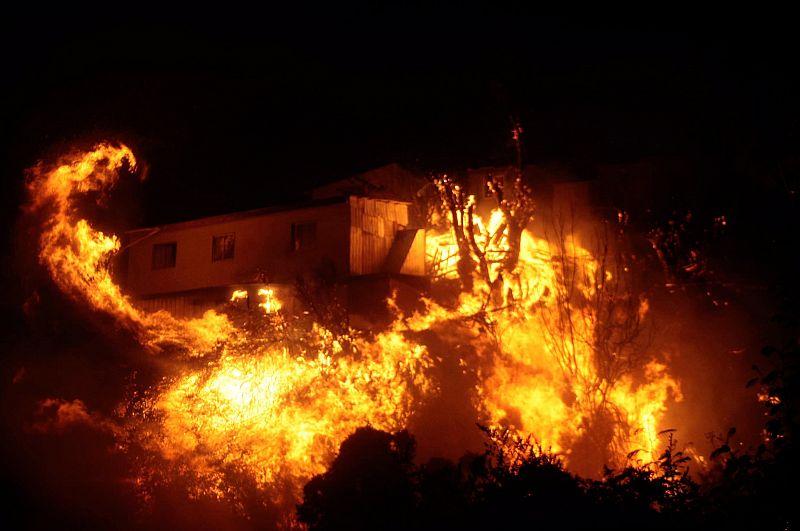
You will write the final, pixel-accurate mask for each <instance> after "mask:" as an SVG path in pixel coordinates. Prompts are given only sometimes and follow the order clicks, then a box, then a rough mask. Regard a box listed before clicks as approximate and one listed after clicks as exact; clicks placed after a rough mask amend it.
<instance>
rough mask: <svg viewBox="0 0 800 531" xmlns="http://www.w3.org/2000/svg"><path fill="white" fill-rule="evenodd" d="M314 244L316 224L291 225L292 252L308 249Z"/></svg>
mask: <svg viewBox="0 0 800 531" xmlns="http://www.w3.org/2000/svg"><path fill="white" fill-rule="evenodd" d="M316 243H317V224H316V223H292V250H294V251H300V250H303V249H310V248H311V247H313V246H314V245H315V244H316Z"/></svg>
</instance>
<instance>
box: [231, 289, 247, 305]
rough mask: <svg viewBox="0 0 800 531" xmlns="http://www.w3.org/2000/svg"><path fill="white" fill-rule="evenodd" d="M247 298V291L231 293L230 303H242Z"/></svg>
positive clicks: (240, 290) (239, 290)
mask: <svg viewBox="0 0 800 531" xmlns="http://www.w3.org/2000/svg"><path fill="white" fill-rule="evenodd" d="M246 298H247V290H246V289H237V290H234V292H233V293H231V298H230V301H229V302H236V301H241V300H244V299H246Z"/></svg>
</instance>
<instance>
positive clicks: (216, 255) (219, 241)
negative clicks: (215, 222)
mask: <svg viewBox="0 0 800 531" xmlns="http://www.w3.org/2000/svg"><path fill="white" fill-rule="evenodd" d="M234 243H235V236H234V235H233V234H221V235H219V236H214V237H212V238H211V261H212V262H218V261H220V260H233V249H234Z"/></svg>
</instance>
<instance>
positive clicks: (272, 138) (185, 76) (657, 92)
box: [0, 7, 798, 224]
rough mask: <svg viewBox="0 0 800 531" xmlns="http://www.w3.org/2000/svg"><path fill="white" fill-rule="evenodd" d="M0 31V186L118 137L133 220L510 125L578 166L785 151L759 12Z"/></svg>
mask: <svg viewBox="0 0 800 531" xmlns="http://www.w3.org/2000/svg"><path fill="white" fill-rule="evenodd" d="M0 24H2V26H3V27H2V34H3V35H2V37H0V38H2V50H3V51H2V53H3V57H4V58H3V63H4V67H3V70H4V75H3V78H4V82H3V88H2V111H0V112H2V116H1V117H0V120H1V121H2V123H3V128H2V131H3V139H2V159H3V166H2V171H3V176H4V180H3V195H4V197H17V198H18V197H19V196H18V194H19V188H20V182H21V180H20V174H21V172H22V170H23V169H24V168H25V167H27V166H30V165H31V164H32V163H33V162H35V161H36V160H37V159H39V158H42V157H46V156H47V155H48V153H50V152H58V150H60V149H63V148H64V147H66V146H69V145H72V144H74V143H76V142H77V143H81V142H83V143H90V142H92V141H95V140H98V139H102V138H107V139H121V140H123V141H125V142H127V143H129V144H130V145H131V146H132V147H133V148H134V150H135V151H136V153H137V155H138V156H139V157H140V159H142V160H143V161H145V162H146V163H147V164H148V166H149V170H150V171H149V177H148V181H147V183H146V184H145V185H144V187H143V189H142V190H141V194H142V201H141V204H142V205H143V211H142V212H141V214H140V215H141V217H140V218H139V219H136V220H134V221H136V222H140V223H145V224H148V223H158V222H164V221H175V220H179V219H186V218H190V217H193V216H197V215H204V214H212V213H219V212H224V211H230V210H238V209H242V208H251V207H258V206H263V205H265V204H270V203H276V202H281V201H285V200H287V199H291V198H293V197H297V196H298V195H299V194H300V192H301V191H302V190H303V189H306V188H308V187H309V186H313V185H314V184H317V183H321V182H324V181H326V180H330V179H333V178H336V177H341V176H346V175H349V174H352V173H354V172H358V171H363V170H366V169H369V168H372V167H376V166H380V165H383V164H385V163H389V162H395V161H396V162H400V163H403V164H406V165H408V166H412V167H417V168H421V169H423V170H438V169H452V168H463V167H466V166H479V165H485V164H491V163H500V164H504V163H508V162H510V161H512V160H513V155H512V151H511V146H510V142H509V129H510V124H511V120H512V119H513V118H516V119H519V120H520V122H521V123H522V125H523V127H524V128H525V138H524V140H525V158H526V160H527V161H530V162H557V163H559V164H565V165H570V166H573V167H576V168H578V169H579V170H580V171H581V172H583V173H585V174H587V175H589V176H590V175H591V171H592V168H593V167H594V166H595V165H596V164H597V163H598V162H605V161H633V160H638V159H641V158H644V157H665V156H667V157H669V156H681V157H690V158H692V159H694V160H704V161H707V160H709V159H711V160H712V164H714V165H715V167H717V168H719V172H718V173H726V172H730V171H731V170H732V169H733V167H732V165H735V164H747V163H749V161H750V159H758V161H760V160H761V159H763V158H771V160H777V159H778V158H781V157H784V156H785V155H786V154H787V153H789V152H792V153H796V147H795V146H796V144H797V127H798V123H797V117H798V104H797V102H796V96H795V95H796V93H797V90H796V89H797V88H798V83H797V81H798V74H797V69H796V68H795V67H794V62H795V61H794V57H795V51H796V50H795V49H794V46H793V38H792V33H793V32H792V31H791V28H790V27H789V26H788V23H785V22H782V21H780V20H768V19H759V18H758V17H751V16H748V17H740V18H734V19H725V18H718V19H717V18H715V19H702V20H690V19H687V18H686V17H681V18H678V17H669V16H667V17H663V16H659V17H658V18H657V20H656V19H650V20H648V19H642V20H635V19H619V20H617V19H612V20H605V21H599V22H598V21H597V20H596V19H594V18H589V17H587V18H584V19H561V18H531V17H529V16H527V15H525V14H524V13H520V12H514V11H508V12H502V13H501V12H497V11H487V10H483V9H476V8H472V9H468V10H463V11H456V10H454V11H452V12H450V11H445V10H444V9H440V10H438V11H431V10H429V9H422V8H420V9H407V8H394V9H389V8H378V7H373V8H371V9H366V10H361V11H355V10H353V11H348V12H336V13H333V12H319V11H316V12H314V11H312V12H303V13H300V12H295V13H288V12H285V11H282V12H279V11H275V12H271V13H270V12H264V13H256V12H252V13H249V12H246V11H241V12H232V10H231V11H229V12H227V13H214V12H194V13H191V14H187V13H181V14H168V13H158V14H154V13H141V12H135V11H132V12H130V13H125V12H122V11H119V10H117V11H115V12H113V13H110V12H107V11H102V12H101V11H98V12H96V13H94V14H81V13H75V12H73V11H64V12H61V13H59V12H46V11H42V12H36V13H31V14H29V15H28V16H22V17H9V18H5V19H4V21H3V22H2V23H0ZM736 157H738V159H741V158H742V157H744V158H747V159H748V161H746V162H742V161H740V160H738V159H737V160H736V161H734V158H736ZM722 161H725V162H724V163H723V162H722ZM728 177H729V176H728ZM719 178H722V177H719ZM5 215H6V216H7V217H6V219H7V220H8V219H9V217H11V216H12V213H11V212H9V211H7V212H6V214H5Z"/></svg>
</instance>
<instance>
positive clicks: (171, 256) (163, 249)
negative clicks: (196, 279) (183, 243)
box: [153, 242, 178, 269]
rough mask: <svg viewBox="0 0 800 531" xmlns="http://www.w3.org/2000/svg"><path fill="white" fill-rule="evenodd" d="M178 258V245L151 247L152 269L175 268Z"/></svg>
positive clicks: (165, 244)
mask: <svg viewBox="0 0 800 531" xmlns="http://www.w3.org/2000/svg"><path fill="white" fill-rule="evenodd" d="M177 256H178V243H177V242H170V243H157V244H155V245H153V269H167V268H170V267H175V259H176V258H177Z"/></svg>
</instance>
